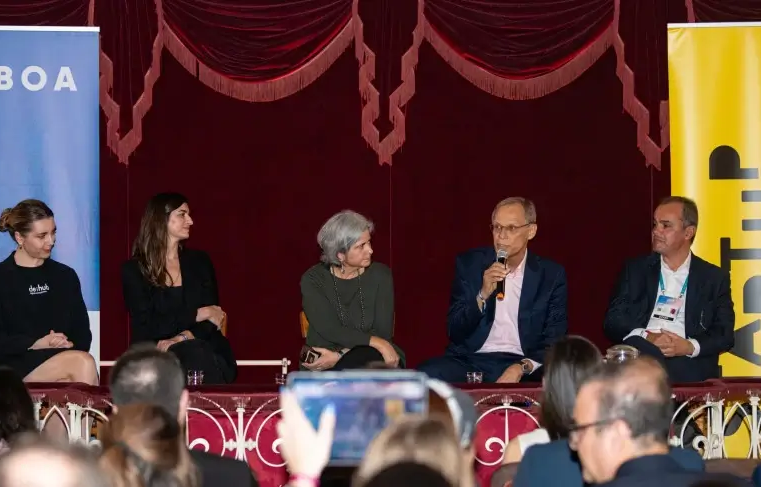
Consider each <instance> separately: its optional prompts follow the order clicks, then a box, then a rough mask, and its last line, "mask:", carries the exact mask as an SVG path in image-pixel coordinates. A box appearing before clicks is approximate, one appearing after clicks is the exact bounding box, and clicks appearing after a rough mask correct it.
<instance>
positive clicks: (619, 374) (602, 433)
mask: <svg viewBox="0 0 761 487" xmlns="http://www.w3.org/2000/svg"><path fill="white" fill-rule="evenodd" d="M672 413H673V406H672V402H671V389H670V387H669V383H668V377H667V376H666V372H665V371H664V370H663V368H662V367H661V366H660V365H659V364H658V362H656V361H655V360H654V359H651V358H649V357H643V358H639V359H636V360H631V361H627V362H622V363H607V364H603V365H602V366H601V367H600V368H599V369H598V370H597V371H596V372H595V373H593V374H592V375H591V376H590V377H589V378H588V379H587V381H586V382H585V383H584V384H583V385H582V387H581V389H580V390H579V395H578V397H577V399H576V406H575V407H574V411H573V419H574V425H573V426H572V427H571V428H570V430H571V433H570V444H571V447H572V448H573V449H574V450H576V451H577V452H578V454H579V459H580V460H581V464H582V467H583V471H584V478H585V480H586V481H587V482H591V483H603V482H607V481H609V480H610V479H612V478H613V477H614V476H615V474H616V471H617V470H618V468H619V467H620V466H621V465H622V464H623V463H625V462H627V461H629V460H632V459H635V458H639V457H642V456H645V455H660V454H666V453H668V436H669V429H670V425H671V416H672Z"/></svg>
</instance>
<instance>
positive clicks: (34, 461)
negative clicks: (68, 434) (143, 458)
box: [0, 435, 112, 487]
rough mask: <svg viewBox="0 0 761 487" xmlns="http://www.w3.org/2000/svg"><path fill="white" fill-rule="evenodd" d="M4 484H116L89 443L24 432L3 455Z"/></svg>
mask: <svg viewBox="0 0 761 487" xmlns="http://www.w3.org/2000/svg"><path fill="white" fill-rule="evenodd" d="M0 485H2V486H3V487H51V486H55V487H112V486H109V484H108V481H107V480H106V478H105V476H104V475H103V473H102V472H101V471H100V469H99V468H98V463H97V459H96V457H95V455H93V453H92V451H89V450H87V449H86V448H85V447H77V446H72V445H68V444H60V443H57V442H52V441H50V440H45V439H44V438H42V437H41V436H40V435H22V436H20V437H19V438H18V440H17V441H16V442H15V443H14V447H13V449H11V451H10V452H9V453H7V454H6V455H3V456H2V457H0Z"/></svg>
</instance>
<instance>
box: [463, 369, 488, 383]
mask: <svg viewBox="0 0 761 487" xmlns="http://www.w3.org/2000/svg"><path fill="white" fill-rule="evenodd" d="M466 377H467V378H468V384H480V383H482V382H483V381H484V373H483V372H467V373H466Z"/></svg>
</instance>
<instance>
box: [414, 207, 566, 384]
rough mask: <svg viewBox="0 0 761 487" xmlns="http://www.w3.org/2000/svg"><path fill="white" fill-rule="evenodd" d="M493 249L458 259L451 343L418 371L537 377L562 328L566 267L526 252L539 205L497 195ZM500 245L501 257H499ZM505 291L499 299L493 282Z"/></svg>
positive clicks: (461, 378)
mask: <svg viewBox="0 0 761 487" xmlns="http://www.w3.org/2000/svg"><path fill="white" fill-rule="evenodd" d="M491 231H492V237H493V239H494V245H493V247H484V248H477V249H473V250H470V251H467V252H465V253H463V254H461V255H459V256H458V257H457V263H456V269H455V278H454V282H453V283H452V294H451V297H450V303H449V313H448V315H447V330H448V333H449V346H448V347H447V351H446V354H445V355H444V356H443V357H437V358H434V359H430V360H428V361H426V362H424V363H423V364H422V365H421V366H420V367H418V369H419V370H421V371H423V372H425V373H427V374H428V375H429V376H430V377H432V378H436V379H440V380H444V381H447V382H454V383H458V382H465V381H466V377H467V373H468V372H481V373H482V374H483V381H484V382H513V383H514V382H519V381H521V380H532V379H534V380H537V381H539V380H541V366H542V363H543V362H544V354H545V352H546V351H547V349H548V348H549V347H550V346H551V345H552V344H554V343H555V342H556V341H557V340H558V339H559V338H560V337H562V336H564V335H565V334H566V331H567V329H568V318H567V314H566V303H567V290H566V277H565V270H564V269H563V267H562V266H561V265H559V264H557V263H555V262H552V261H550V260H547V259H544V258H541V257H539V256H537V255H535V254H533V253H531V252H529V251H528V250H527V247H528V242H529V240H531V239H533V238H534V236H535V235H536V231H537V224H536V207H535V206H534V203H533V202H531V201H530V200H527V199H525V198H521V197H513V198H507V199H504V200H502V201H500V202H499V203H498V204H497V207H496V208H495V209H494V211H493V212H492V221H491ZM500 250H502V251H504V252H505V254H506V256H507V257H506V262H504V263H500V262H497V261H496V260H497V252H498V251H500ZM500 281H504V294H503V296H500V297H499V299H498V297H497V293H496V292H495V291H496V289H497V284H498V283H499V282H500Z"/></svg>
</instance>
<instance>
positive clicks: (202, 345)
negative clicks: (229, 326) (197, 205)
mask: <svg viewBox="0 0 761 487" xmlns="http://www.w3.org/2000/svg"><path fill="white" fill-rule="evenodd" d="M191 225H193V220H192V219H191V218H190V209H189V207H188V203H187V199H186V198H185V197H184V196H182V195H180V194H177V193H161V194H157V195H156V196H154V197H153V198H151V200H150V201H149V202H148V206H147V208H146V209H145V214H144V215H143V219H142V221H141V222H140V232H139V234H138V236H137V238H136V239H135V243H134V245H133V248H132V258H131V259H130V260H128V261H127V262H125V263H124V265H123V266H122V287H123V292H124V301H125V303H126V304H127V309H128V310H129V314H130V324H131V330H132V334H131V340H130V342H131V343H133V344H134V343H139V342H146V341H150V342H155V343H156V345H157V347H158V348H159V350H164V351H170V352H173V353H174V354H175V355H176V356H177V357H178V358H179V359H180V363H181V364H182V367H183V368H184V369H185V372H186V373H187V371H188V370H201V371H203V373H204V383H205V384H226V383H231V382H232V381H233V380H235V376H236V373H237V366H236V364H235V357H234V356H233V353H232V349H231V347H230V343H229V342H228V341H227V338H225V337H224V335H222V333H221V332H220V331H219V329H220V327H221V326H222V322H223V320H224V319H225V313H224V311H222V308H220V307H219V296H218V292H217V280H216V277H215V276H214V266H213V265H212V263H211V259H209V256H208V255H207V254H206V253H205V252H202V251H200V250H191V249H186V248H184V247H183V245H182V242H183V241H184V240H186V239H187V238H188V237H189V236H190V226H191Z"/></svg>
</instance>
